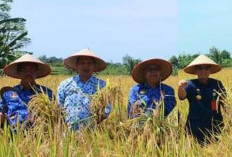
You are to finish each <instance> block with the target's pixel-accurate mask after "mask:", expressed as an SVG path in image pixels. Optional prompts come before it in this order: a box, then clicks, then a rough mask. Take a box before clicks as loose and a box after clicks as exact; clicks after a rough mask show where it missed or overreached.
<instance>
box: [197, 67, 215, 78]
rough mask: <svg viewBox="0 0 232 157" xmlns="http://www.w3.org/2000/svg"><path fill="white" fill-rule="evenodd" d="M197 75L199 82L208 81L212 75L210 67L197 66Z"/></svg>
mask: <svg viewBox="0 0 232 157" xmlns="http://www.w3.org/2000/svg"><path fill="white" fill-rule="evenodd" d="M195 68H196V75H197V77H198V79H199V80H208V78H209V75H210V68H211V67H210V65H199V66H196V67H195Z"/></svg>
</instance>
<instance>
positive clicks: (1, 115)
mask: <svg viewBox="0 0 232 157" xmlns="http://www.w3.org/2000/svg"><path fill="white" fill-rule="evenodd" d="M3 106H4V104H3V100H2V99H0V122H1V124H3V123H4V122H5V120H6V117H5V114H4V113H3Z"/></svg>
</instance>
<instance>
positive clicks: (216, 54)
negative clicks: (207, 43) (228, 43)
mask: <svg viewBox="0 0 232 157" xmlns="http://www.w3.org/2000/svg"><path fill="white" fill-rule="evenodd" d="M209 57H210V58H212V59H213V60H214V61H215V62H217V63H218V64H220V65H221V64H222V62H223V58H222V55H221V52H220V50H218V49H217V48H216V47H212V48H210V49H209Z"/></svg>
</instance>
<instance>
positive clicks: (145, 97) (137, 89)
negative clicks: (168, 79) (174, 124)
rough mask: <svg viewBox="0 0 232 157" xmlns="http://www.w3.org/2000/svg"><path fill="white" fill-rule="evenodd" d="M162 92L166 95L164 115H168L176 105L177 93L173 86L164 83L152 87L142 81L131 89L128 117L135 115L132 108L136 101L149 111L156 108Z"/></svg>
mask: <svg viewBox="0 0 232 157" xmlns="http://www.w3.org/2000/svg"><path fill="white" fill-rule="evenodd" d="M162 94H163V96H164V99H163V101H164V115H165V116H167V115H168V114H169V113H170V112H171V111H172V110H173V108H174V107H175V105H176V99H175V94H174V90H173V88H172V87H170V86H168V85H165V84H162V83H161V84H160V85H157V86H156V87H155V88H152V87H151V86H149V85H148V84H147V83H140V84H137V85H135V86H133V87H132V88H131V91H130V95H129V103H128V107H127V113H128V117H129V118H134V117H135V115H133V113H132V109H133V107H134V105H135V103H136V102H137V103H139V104H140V107H144V108H145V111H148V112H149V111H151V109H156V103H159V102H160V101H161V95H162Z"/></svg>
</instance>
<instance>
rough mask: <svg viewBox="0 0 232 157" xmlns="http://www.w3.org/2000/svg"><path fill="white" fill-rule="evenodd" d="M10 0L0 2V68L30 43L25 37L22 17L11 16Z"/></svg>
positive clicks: (18, 54) (20, 53)
mask: <svg viewBox="0 0 232 157" xmlns="http://www.w3.org/2000/svg"><path fill="white" fill-rule="evenodd" d="M11 2H12V0H2V3H1V4H0V68H3V67H4V66H5V65H6V64H8V63H10V62H11V61H13V60H15V59H16V58H18V57H19V56H21V55H22V54H23V53H25V52H23V51H20V49H21V48H23V47H24V46H26V45H27V44H28V43H30V39H29V38H27V37H26V36H27V34H28V33H27V31H26V29H25V22H26V20H25V19H24V18H11V16H10V14H9V12H10V9H11V6H10V4H9V3H11Z"/></svg>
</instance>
